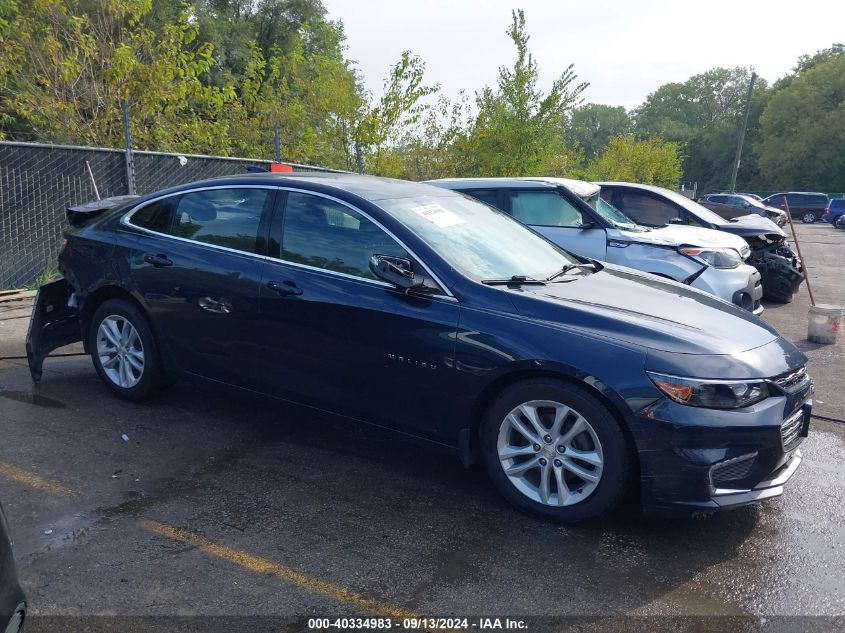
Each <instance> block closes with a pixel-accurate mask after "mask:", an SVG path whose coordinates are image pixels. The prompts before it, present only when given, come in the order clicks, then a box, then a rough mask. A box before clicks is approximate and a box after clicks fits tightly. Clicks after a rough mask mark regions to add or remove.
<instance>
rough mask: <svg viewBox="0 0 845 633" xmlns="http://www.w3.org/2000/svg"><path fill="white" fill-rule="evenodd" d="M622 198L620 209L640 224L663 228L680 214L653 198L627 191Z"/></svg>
mask: <svg viewBox="0 0 845 633" xmlns="http://www.w3.org/2000/svg"><path fill="white" fill-rule="evenodd" d="M619 198H620V209H621V211H623V212H624V213H625V215H627V216H629V217H630V218H632V219H633V220H635V221H636V222H637V223H638V224H645V225H647V226H663V225H664V224H669V222H671V221H672V220H674V219H675V218H677V217H678V216H679V215H680V213H679V212H678V211H677V210H676V209H675V208H674V207H673V206H671V205H669V204H667V203H666V202H663V201H662V200H658V199H657V198H652V197H651V196H647V195H643V194H640V193H634V192H630V191H625V192H623V193H622V195H621V196H619Z"/></svg>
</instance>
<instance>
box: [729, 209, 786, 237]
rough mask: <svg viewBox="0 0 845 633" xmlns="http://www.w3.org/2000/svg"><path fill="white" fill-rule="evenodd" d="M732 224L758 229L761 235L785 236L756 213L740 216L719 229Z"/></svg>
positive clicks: (775, 225) (774, 225)
mask: <svg viewBox="0 0 845 633" xmlns="http://www.w3.org/2000/svg"><path fill="white" fill-rule="evenodd" d="M734 224H738V225H740V226H742V227H745V228H752V229H758V230H760V232H763V233H778V234H780V235H786V233H784V232H783V231H782V230H781V228H780V227H779V226H778V225H777V224H775V223H774V222H772V221H771V220H770V219H769V218H764V217H763V216H762V215H757V214H756V213H751V214H749V215H740V216H739V217H736V218H734V219H733V220H731V221H730V222H728V223H727V225H723V226H722V227H721V228H723V229H724V228H726V226H729V225H734Z"/></svg>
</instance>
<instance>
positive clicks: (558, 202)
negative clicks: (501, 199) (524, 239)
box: [510, 191, 584, 228]
mask: <svg viewBox="0 0 845 633" xmlns="http://www.w3.org/2000/svg"><path fill="white" fill-rule="evenodd" d="M510 201H511V214H512V215H513V217H514V218H516V219H517V220H519V221H520V222H522V223H523V224H528V225H530V226H558V227H570V228H580V227H581V226H582V225H583V224H584V217H583V215H582V214H581V211H580V209H577V208H576V207H575V206H574V205H573V204H572V203H571V202H569V200H567V199H566V198H564V197H563V196H561V195H560V194H558V193H557V192H556V191H511V192H510Z"/></svg>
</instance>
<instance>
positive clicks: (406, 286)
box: [370, 254, 425, 290]
mask: <svg viewBox="0 0 845 633" xmlns="http://www.w3.org/2000/svg"><path fill="white" fill-rule="evenodd" d="M370 270H371V271H372V273H373V274H374V275H375V276H376V277H378V278H379V279H381V280H382V281H386V282H387V283H390V284H393V285H394V286H397V287H399V288H402V289H403V290H412V289H414V288H419V287H421V286H423V284H425V278H423V277H420V276H417V275H415V274H414V265H413V264H412V263H411V260H410V259H405V258H403V257H392V256H390V255H378V254H376V255H373V256H372V257H370Z"/></svg>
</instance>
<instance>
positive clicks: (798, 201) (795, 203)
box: [786, 193, 804, 208]
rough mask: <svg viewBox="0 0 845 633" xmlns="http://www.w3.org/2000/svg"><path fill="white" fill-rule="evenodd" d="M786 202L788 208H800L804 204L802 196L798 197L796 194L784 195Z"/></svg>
mask: <svg viewBox="0 0 845 633" xmlns="http://www.w3.org/2000/svg"><path fill="white" fill-rule="evenodd" d="M786 201H787V202H788V203H789V206H790V208H792V207H800V206H802V205H803V204H804V196H799V195H798V194H797V193H788V194H786Z"/></svg>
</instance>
